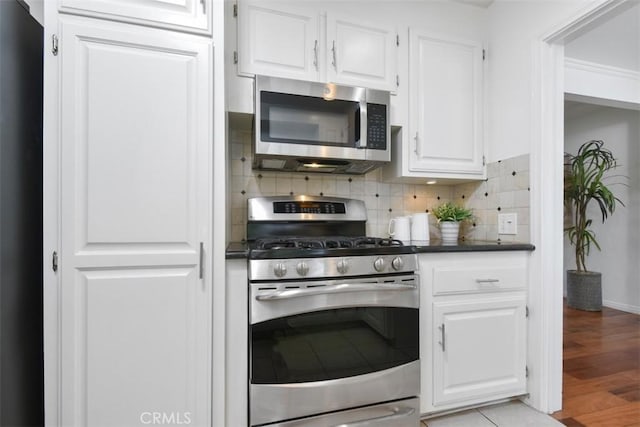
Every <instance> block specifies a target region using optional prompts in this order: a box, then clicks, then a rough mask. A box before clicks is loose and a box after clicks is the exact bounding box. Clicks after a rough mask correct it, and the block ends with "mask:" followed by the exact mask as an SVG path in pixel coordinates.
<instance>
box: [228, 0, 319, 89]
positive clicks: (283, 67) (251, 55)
mask: <svg viewBox="0 0 640 427" xmlns="http://www.w3.org/2000/svg"><path fill="white" fill-rule="evenodd" d="M318 26H319V23H318V14H317V12H316V11H315V10H313V9H310V8H304V7H300V6H298V7H295V6H293V5H291V4H279V3H268V2H264V1H261V2H258V1H255V2H251V1H240V2H239V11H238V72H240V73H242V74H264V75H268V76H278V77H288V78H292V79H298V80H318V79H319V77H320V75H319V71H320V68H319V61H320V57H319V55H320V51H319V49H320V46H319V42H320V40H319V37H320V34H319V27H318Z"/></svg>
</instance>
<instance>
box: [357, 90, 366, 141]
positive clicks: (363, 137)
mask: <svg viewBox="0 0 640 427" xmlns="http://www.w3.org/2000/svg"><path fill="white" fill-rule="evenodd" d="M367 127H368V126H367V100H366V99H361V100H360V139H359V140H358V142H357V143H356V144H357V147H358V148H367Z"/></svg>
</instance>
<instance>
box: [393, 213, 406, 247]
mask: <svg viewBox="0 0 640 427" xmlns="http://www.w3.org/2000/svg"><path fill="white" fill-rule="evenodd" d="M389 236H391V238H393V239H396V240H400V241H401V242H402V243H404V244H405V245H408V244H410V243H411V217H409V216H397V217H394V218H391V220H390V221H389Z"/></svg>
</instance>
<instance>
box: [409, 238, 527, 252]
mask: <svg viewBox="0 0 640 427" xmlns="http://www.w3.org/2000/svg"><path fill="white" fill-rule="evenodd" d="M414 248H415V249H414V251H415V252H416V253H419V254H420V253H426V252H488V251H532V250H534V249H535V248H536V247H535V246H533V245H532V244H531V243H517V242H499V241H496V240H461V241H458V243H457V244H454V245H451V244H444V243H442V242H441V241H440V240H432V241H431V242H430V243H429V245H425V246H414Z"/></svg>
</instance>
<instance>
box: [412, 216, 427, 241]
mask: <svg viewBox="0 0 640 427" xmlns="http://www.w3.org/2000/svg"><path fill="white" fill-rule="evenodd" d="M428 243H429V214H428V213H427V212H421V213H415V214H413V215H411V244H412V245H418V246H420V245H426V244H428Z"/></svg>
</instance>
